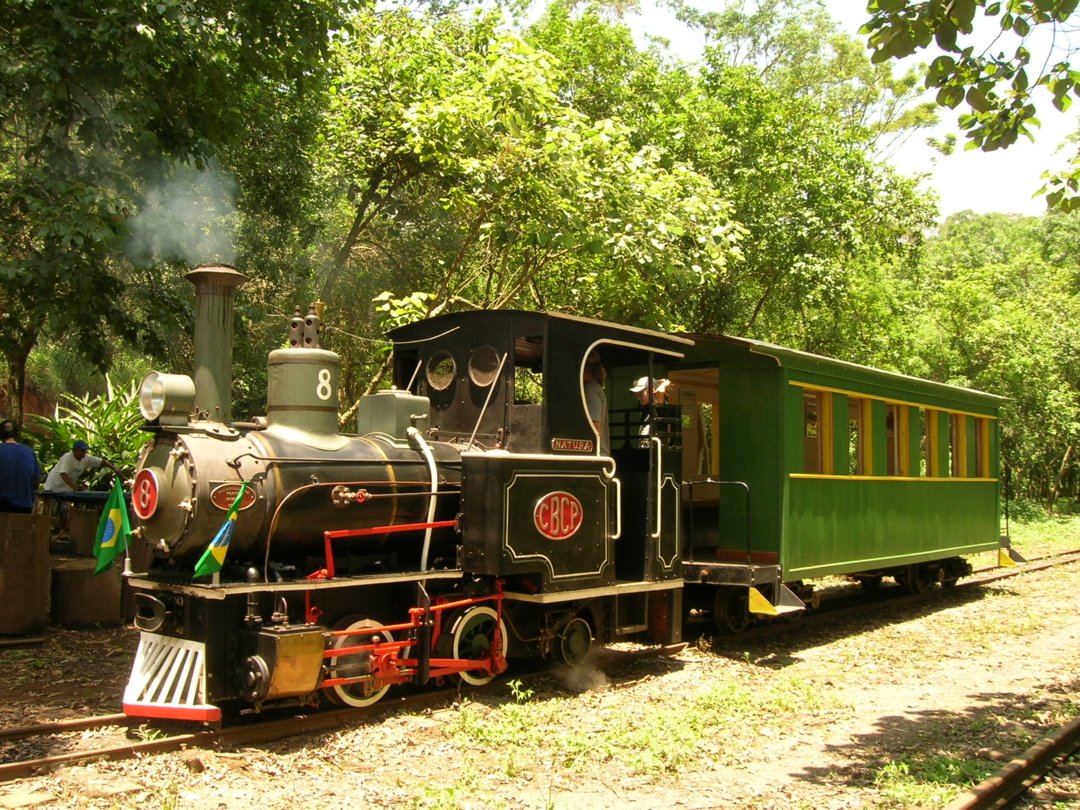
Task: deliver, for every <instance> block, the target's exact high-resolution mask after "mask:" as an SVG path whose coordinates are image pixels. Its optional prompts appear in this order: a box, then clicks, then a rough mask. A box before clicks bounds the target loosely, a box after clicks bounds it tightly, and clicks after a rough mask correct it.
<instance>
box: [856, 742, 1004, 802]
mask: <svg viewBox="0 0 1080 810" xmlns="http://www.w3.org/2000/svg"><path fill="white" fill-rule="evenodd" d="M995 770H996V768H995V766H994V764H993V763H990V762H986V761H984V760H979V759H964V758H959V757H951V756H945V755H941V754H932V755H928V756H925V757H903V758H902V759H900V760H891V761H890V762H887V763H886V764H885V765H884V766H883V767H882V768H880V769H879V770H878V771H877V773H876V774H875V775H874V785H875V786H876V787H877V788H878V790H879V791H880V792H881V796H882V797H883V798H885V799H888V800H890V801H892V802H894V803H895V804H896V805H897V806H899V807H912V806H919V807H942V806H943V805H945V804H948V803H949V801H951V800H952V799H953V798H954V797H955V796H956V794H958V793H959V792H960V791H961V790H965V789H967V788H969V787H971V786H972V785H974V784H977V783H979V782H981V781H982V780H983V779H985V778H986V777H988V776H989V775H990V774H992V773H993V772H994V771H995Z"/></svg>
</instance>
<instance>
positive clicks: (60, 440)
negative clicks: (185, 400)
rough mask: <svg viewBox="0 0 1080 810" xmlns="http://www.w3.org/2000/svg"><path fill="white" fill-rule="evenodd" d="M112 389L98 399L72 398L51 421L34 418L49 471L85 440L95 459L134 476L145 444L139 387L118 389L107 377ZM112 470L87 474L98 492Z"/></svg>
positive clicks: (31, 425) (30, 424) (30, 425)
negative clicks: (105, 461)
mask: <svg viewBox="0 0 1080 810" xmlns="http://www.w3.org/2000/svg"><path fill="white" fill-rule="evenodd" d="M106 386H107V390H106V392H105V393H104V394H102V395H98V396H90V395H85V396H82V397H77V396H69V397H67V400H68V404H67V405H57V406H56V414H55V415H54V416H52V417H45V416H39V415H37V414H29V415H28V416H27V431H28V433H31V434H32V435H33V437H34V439H35V440H36V442H37V452H38V459H39V461H40V462H41V465H42V468H43V469H45V470H49V469H51V468H52V466H53V465H55V464H56V462H57V461H58V460H59V459H60V456H62V455H63V454H64V453H66V452H68V451H69V450H70V449H71V445H72V444H73V443H74V442H75V441H77V440H79V439H82V440H83V441H85V442H86V443H87V444H89V445H90V452H91V453H92V454H93V455H96V456H100V457H102V458H106V459H108V460H109V461H111V462H112V463H113V464H114V465H116V467H117V468H118V469H119V470H120V471H121V472H122V473H123V474H124V475H125V476H128V475H132V474H134V471H135V463H136V462H137V461H138V458H139V453H140V452H141V450H142V448H143V445H145V444H146V434H145V433H144V432H143V431H142V426H143V418H142V416H141V415H140V413H139V404H138V397H139V386H138V383H136V382H132V383H131V385H130V386H128V388H126V389H120V390H118V389H115V388H114V387H113V385H112V382H111V380H109V379H108V376H107V375H106ZM111 474H112V473H111V471H110V470H108V469H103V468H99V469H97V470H94V471H91V472H90V473H88V478H87V479H86V481H87V483H88V485H89V486H90V488H91V489H96V488H99V487H100V486H101V485H102V484H103V483H104V482H105V479H107V478H108V477H109V476H111Z"/></svg>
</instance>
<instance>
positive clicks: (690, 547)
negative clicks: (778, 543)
mask: <svg viewBox="0 0 1080 810" xmlns="http://www.w3.org/2000/svg"><path fill="white" fill-rule="evenodd" d="M695 484H716V485H718V486H735V487H742V489H743V491H744V493H745V495H746V562H747V564H750V563H752V562H753V557H752V553H751V545H750V542H751V536H752V535H751V525H750V485H749V484H747V483H746V482H745V481H720V480H718V479H716V478H711V477H710V478H702V479H698V480H697V481H683V486H685V487H686V488H687V491H688V492H689V493H690V506H691V507H693V505H694V485H695ZM716 511H717V518H719V517H720V514H719V513H720V506H719V505H717V507H716ZM689 522H690V525H689V527H688V528H687V538H688V542H687V549H686V551H687V557H686V560H685V562H696V560H695V559H694V510H693V508H691V509H690V521H689ZM719 525H720V523H719V520H718V521H717V527H719Z"/></svg>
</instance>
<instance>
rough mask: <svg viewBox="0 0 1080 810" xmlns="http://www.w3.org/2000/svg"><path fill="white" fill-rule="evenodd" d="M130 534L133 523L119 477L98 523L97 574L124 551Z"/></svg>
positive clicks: (95, 554) (95, 571)
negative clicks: (129, 517) (131, 522)
mask: <svg viewBox="0 0 1080 810" xmlns="http://www.w3.org/2000/svg"><path fill="white" fill-rule="evenodd" d="M129 534H131V524H130V523H128V513H127V504H126V503H124V488H123V487H122V486H120V479H119V478H117V479H115V480H114V481H113V488H112V493H111V494H110V495H109V500H107V501H106V502H105V511H103V512H102V513H101V521H100V522H99V523H98V530H97V539H96V540H94V556H95V557H96V558H97V567H96V568H95V569H94V573H95V574H100V573H101V572H102V571H104V570H105V569H106V568H108V567H109V566H110V565H112V562H113V560H115V559H116V558H117V557H118V556H120V555H121V554H123V553H124V551H125V549H127V539H128V535H129Z"/></svg>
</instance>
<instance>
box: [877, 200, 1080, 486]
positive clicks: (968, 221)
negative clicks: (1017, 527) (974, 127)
mask: <svg viewBox="0 0 1080 810" xmlns="http://www.w3.org/2000/svg"><path fill="white" fill-rule="evenodd" d="M1077 223H1078V220H1077V214H1068V215H1064V214H1051V215H1048V216H1046V217H1042V218H1035V217H1021V216H1017V215H1007V214H973V213H971V212H964V213H960V214H956V215H954V216H952V217H949V219H948V220H946V222H945V223H944V225H943V226H942V227H941V230H940V232H939V233H938V234H937V235H936V236H934V237H933V238H931V239H930V240H929V242H928V244H927V247H926V255H925V257H924V259H923V261H922V262H921V265H920V268H919V275H918V276H917V277H915V278H914V279H908V284H909V285H910V286H909V290H911V292H913V293H914V295H913V296H912V297H911V298H910V308H909V311H908V314H907V315H906V316H905V323H906V324H907V330H908V332H909V334H910V335H911V338H912V349H913V351H912V353H911V355H910V356H909V357H908V358H906V360H905V363H904V365H903V366H902V368H903V370H904V371H907V372H908V373H913V374H917V375H919V376H924V377H930V378H932V379H936V380H941V381H943V382H949V383H954V384H957V385H964V386H969V387H974V388H980V389H983V390H987V391H993V392H995V393H998V394H1001V395H1003V396H1006V397H1008V398H1009V401H1008V402H1007V403H1006V404H1005V405H1004V407H1003V408H1002V420H1001V425H1002V453H1003V457H1004V459H1005V462H1006V463H1007V464H1008V465H1009V466H1010V467H1011V468H1012V470H1013V474H1014V483H1015V487H1014V488H1015V491H1016V492H1018V493H1020V494H1021V495H1022V496H1025V497H1029V498H1033V499H1035V498H1037V499H1042V500H1046V501H1049V502H1050V503H1051V504H1052V503H1053V501H1054V500H1055V499H1057V498H1058V497H1059V496H1061V495H1063V494H1072V495H1076V494H1077V480H1076V477H1075V471H1076V469H1077V464H1076V458H1075V454H1076V448H1077V443H1078V441H1080V418H1078V414H1080V362H1078V361H1080V355H1078V349H1077V346H1078V345H1080V331H1078V329H1077V324H1078V323H1080V298H1078V297H1077V284H1076V278H1077V269H1078V264H1077V261H1076V259H1075V257H1074V256H1072V255H1068V253H1063V252H1062V247H1063V244H1062V243H1063V237H1064V242H1065V243H1066V244H1065V245H1064V247H1065V250H1066V251H1073V246H1072V245H1071V244H1068V243H1069V242H1071V239H1069V235H1070V234H1072V233H1075V229H1076V228H1077ZM895 281H896V282H897V283H898V284H903V283H904V282H903V280H901V279H896V280H895Z"/></svg>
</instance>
